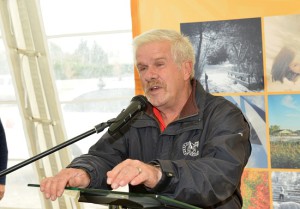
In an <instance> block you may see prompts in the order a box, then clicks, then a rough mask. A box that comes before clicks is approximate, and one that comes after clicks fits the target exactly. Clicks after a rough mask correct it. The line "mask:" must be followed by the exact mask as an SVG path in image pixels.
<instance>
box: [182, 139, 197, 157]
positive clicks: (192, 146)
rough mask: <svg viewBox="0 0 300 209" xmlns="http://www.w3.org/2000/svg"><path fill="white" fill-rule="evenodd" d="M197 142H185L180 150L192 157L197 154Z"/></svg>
mask: <svg viewBox="0 0 300 209" xmlns="http://www.w3.org/2000/svg"><path fill="white" fill-rule="evenodd" d="M198 147H199V142H195V143H192V142H191V141H189V142H186V143H184V144H183V146H182V151H183V154H184V155H190V156H192V157H195V156H198V155H199V150H198Z"/></svg>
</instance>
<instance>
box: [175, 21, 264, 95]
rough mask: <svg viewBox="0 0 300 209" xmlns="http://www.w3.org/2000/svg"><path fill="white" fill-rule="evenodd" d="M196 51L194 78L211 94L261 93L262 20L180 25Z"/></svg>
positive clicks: (262, 83)
mask: <svg viewBox="0 0 300 209" xmlns="http://www.w3.org/2000/svg"><path fill="white" fill-rule="evenodd" d="M180 30H181V32H182V33H183V34H185V35H186V36H187V37H189V39H190V40H191V42H192V44H193V47H194V49H195V52H196V62H195V78H196V79H198V80H199V81H200V82H201V83H202V85H203V86H204V88H205V89H206V91H208V92H210V93H223V92H225V93H235V92H261V91H263V90H264V73H263V55H262V30H261V18H247V19H238V20H226V21H210V22H195V23H181V24H180Z"/></svg>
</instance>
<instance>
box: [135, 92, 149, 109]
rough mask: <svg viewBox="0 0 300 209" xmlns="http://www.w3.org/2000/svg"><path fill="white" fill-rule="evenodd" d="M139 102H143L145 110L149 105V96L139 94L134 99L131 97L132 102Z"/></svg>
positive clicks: (142, 106) (142, 105)
mask: <svg viewBox="0 0 300 209" xmlns="http://www.w3.org/2000/svg"><path fill="white" fill-rule="evenodd" d="M135 101H136V102H139V103H140V104H141V111H144V110H145V109H146V107H147V102H148V100H147V98H146V97H145V96H143V95H137V96H134V97H133V98H132V99H131V102H135Z"/></svg>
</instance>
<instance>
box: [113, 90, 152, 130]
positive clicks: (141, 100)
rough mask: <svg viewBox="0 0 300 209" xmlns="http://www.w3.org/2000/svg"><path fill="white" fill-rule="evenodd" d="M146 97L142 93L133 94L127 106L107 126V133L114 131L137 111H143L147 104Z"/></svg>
mask: <svg viewBox="0 0 300 209" xmlns="http://www.w3.org/2000/svg"><path fill="white" fill-rule="evenodd" d="M147 101H148V100H147V98H146V97H145V96H143V95H138V96H135V97H133V98H132V99H131V101H130V104H129V106H128V107H127V108H126V109H123V110H122V112H121V113H120V114H119V115H118V116H117V117H116V119H115V120H113V121H114V122H113V123H112V124H111V125H110V127H109V128H108V133H109V134H111V135H112V134H114V133H116V132H117V131H118V130H119V129H120V128H121V127H122V126H124V125H125V124H126V123H127V122H128V121H129V120H131V119H132V118H133V117H134V116H135V115H136V114H137V113H138V112H140V111H144V110H145V109H146V106H147Z"/></svg>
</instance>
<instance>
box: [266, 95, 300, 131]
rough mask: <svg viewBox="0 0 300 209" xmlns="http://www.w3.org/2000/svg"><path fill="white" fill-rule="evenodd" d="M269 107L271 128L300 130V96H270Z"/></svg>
mask: <svg viewBox="0 0 300 209" xmlns="http://www.w3.org/2000/svg"><path fill="white" fill-rule="evenodd" d="M268 107H269V124H270V126H271V125H278V126H280V128H281V129H291V130H293V131H296V130H300V95H297V94H287V95H269V97H268Z"/></svg>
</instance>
